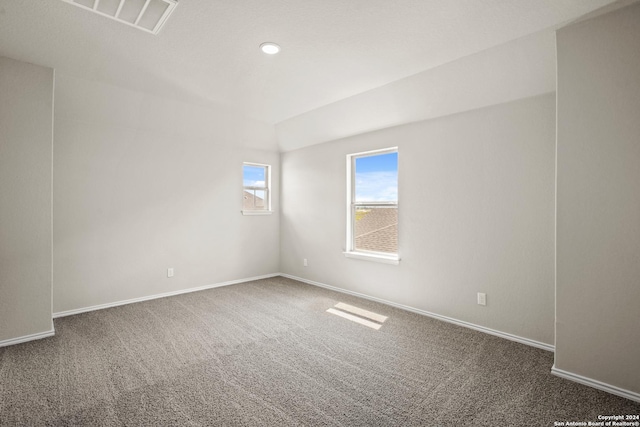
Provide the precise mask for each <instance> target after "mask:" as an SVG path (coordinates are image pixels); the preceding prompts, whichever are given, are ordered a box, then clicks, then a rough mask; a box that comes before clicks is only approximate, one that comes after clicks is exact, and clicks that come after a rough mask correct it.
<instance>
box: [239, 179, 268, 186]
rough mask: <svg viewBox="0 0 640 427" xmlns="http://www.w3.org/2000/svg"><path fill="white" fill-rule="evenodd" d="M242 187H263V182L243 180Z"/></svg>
mask: <svg viewBox="0 0 640 427" xmlns="http://www.w3.org/2000/svg"><path fill="white" fill-rule="evenodd" d="M243 185H244V186H245V187H264V186H265V185H264V181H252V180H250V179H245V180H244V183H243Z"/></svg>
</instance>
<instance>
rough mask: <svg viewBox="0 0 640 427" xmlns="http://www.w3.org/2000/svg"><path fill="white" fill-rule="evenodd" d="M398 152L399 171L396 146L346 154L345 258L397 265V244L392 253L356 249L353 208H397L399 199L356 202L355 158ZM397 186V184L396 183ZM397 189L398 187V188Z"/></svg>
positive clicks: (398, 261)
mask: <svg viewBox="0 0 640 427" xmlns="http://www.w3.org/2000/svg"><path fill="white" fill-rule="evenodd" d="M389 153H398V173H399V172H400V164H399V163H400V160H399V159H400V156H399V151H398V147H389V148H382V149H379V150H371V151H363V152H360V153H353V154H347V240H346V245H345V248H346V250H345V251H344V252H343V254H344V256H345V257H347V258H357V259H363V260H367V261H375V262H381V263H385V264H393V265H398V264H399V263H400V254H399V252H400V247H399V246H398V252H397V253H395V254H393V253H389V252H376V251H366V250H362V249H360V250H358V249H356V245H355V235H354V230H355V210H356V208H357V207H358V206H380V207H389V206H395V208H396V209H399V203H400V202H399V199H400V196H398V200H396V201H395V203H394V202H357V201H356V200H355V198H356V180H355V172H356V159H358V158H362V157H370V156H378V155H381V154H389ZM398 187H399V185H398ZM398 190H399V188H398Z"/></svg>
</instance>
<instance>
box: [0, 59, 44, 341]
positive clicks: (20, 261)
mask: <svg viewBox="0 0 640 427" xmlns="http://www.w3.org/2000/svg"><path fill="white" fill-rule="evenodd" d="M52 111H53V70H52V69H51V68H44V67H39V66H37V65H32V64H27V63H24V62H20V61H15V60H12V59H9V58H3V57H0V345H1V344H3V341H4V344H8V343H10V342H15V341H10V340H16V339H20V338H21V337H25V336H28V335H33V334H41V333H47V332H51V331H52V330H53V324H52V322H51V144H52V142H53V131H52V122H53V114H52Z"/></svg>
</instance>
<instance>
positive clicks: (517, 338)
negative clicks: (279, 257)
mask: <svg viewBox="0 0 640 427" xmlns="http://www.w3.org/2000/svg"><path fill="white" fill-rule="evenodd" d="M280 276H282V277H286V278H288V279H293V280H297V281H299V282H303V283H307V284H309V285H313V286H319V287H321V288H325V289H330V290H332V291H336V292H340V293H343V294H348V295H353V296H356V297H360V298H364V299H367V300H370V301H375V302H379V303H381V304H385V305H389V306H391V307H395V308H399V309H401V310H406V311H410V312H412V313H416V314H420V315H422V316H427V317H431V318H433V319H436V320H441V321H443V322H447V323H452V324H454V325H458V326H462V327H464V328H468V329H473V330H475V331H478V332H484V333H485V334H489V335H493V336H496V337H499V338H504V339H507V340H509V341H515V342H518V343H520V344H525V345H528V346H531V347H536V348H539V349H542V350H546V351H551V352H554V351H555V346H553V345H551V344H547V343H543V342H540V341H536V340H532V339H529V338H525V337H521V336H518V335H513V334H509V333H507V332H502V331H498V330H495V329H491V328H487V327H484V326H480V325H476V324H475V323H470V322H465V321H464V320H458V319H455V318H453V317H448V316H443V315H441V314H438V313H433V312H430V311H426V310H421V309H419V308H415V307H411V306H408V305H404V304H399V303H396V302H393V301H389V300H385V299H382V298H377V297H373V296H369V295H366V294H362V293H360V292H354V291H350V290H347V289H343V288H339V287H336V286H331V285H327V284H326V283H321V282H316V281H314V280H309V279H305V278H303V277H298V276H293V275H291V274H287V273H280Z"/></svg>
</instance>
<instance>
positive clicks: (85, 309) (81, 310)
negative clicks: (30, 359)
mask: <svg viewBox="0 0 640 427" xmlns="http://www.w3.org/2000/svg"><path fill="white" fill-rule="evenodd" d="M279 275H280V273H273V274H265V275H263V276H255V277H248V278H245V279H238V280H230V281H228V282H220V283H214V284H212V285H205V286H199V287H197V288H188V289H181V290H179V291H172V292H165V293H162V294H155V295H149V296H145V297H139V298H132V299H128V300H124V301H116V302H110V303H107V304H99V305H92V306H90V307H83V308H76V309H73V310H66V311H59V312H57V313H53V318H54V319H56V318H58V317H65V316H73V315H74V314H80V313H86V312H88V311H95V310H102V309H105V308H111V307H117V306H119V305H126V304H133V303H136V302H142V301H149V300H152V299H158V298H165V297H171V296H174V295H180V294H188V293H190V292H197V291H204V290H206V289H213V288H220V287H222V286H229V285H235V284H238V283H244V282H251V281H253V280H260V279H268V278H270V277H276V276H279Z"/></svg>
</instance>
